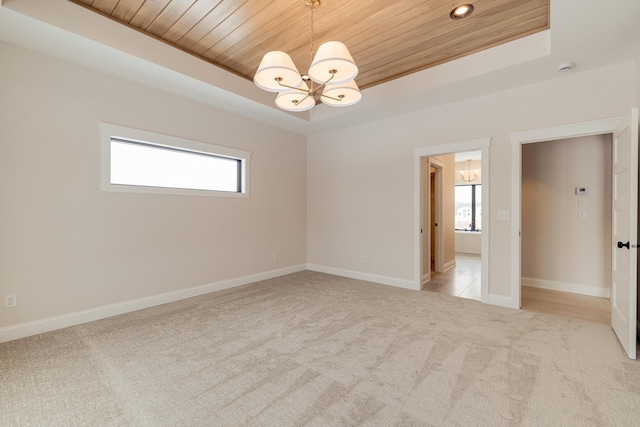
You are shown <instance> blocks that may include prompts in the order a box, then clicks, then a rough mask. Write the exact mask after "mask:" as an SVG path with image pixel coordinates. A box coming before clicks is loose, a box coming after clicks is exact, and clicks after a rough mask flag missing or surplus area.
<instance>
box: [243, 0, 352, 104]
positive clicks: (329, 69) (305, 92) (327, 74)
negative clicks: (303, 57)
mask: <svg viewBox="0 0 640 427" xmlns="http://www.w3.org/2000/svg"><path fill="white" fill-rule="evenodd" d="M304 4H305V6H306V7H307V8H308V9H309V10H311V41H310V43H309V44H310V49H309V50H310V53H311V54H313V10H314V9H315V8H317V7H319V6H320V0H305V2H304ZM309 59H310V61H311V65H310V67H309V71H308V73H307V74H305V75H301V74H300V72H299V71H298V69H297V68H296V65H295V64H294V63H293V60H292V59H291V57H290V56H289V55H288V54H286V53H285V52H281V51H272V52H268V53H266V54H265V55H264V57H263V58H262V61H260V65H259V66H258V70H257V71H256V74H255V75H254V76H253V82H254V83H255V84H256V86H258V87H259V88H260V89H263V90H266V91H269V92H278V95H277V96H276V105H277V106H278V107H279V108H281V109H283V110H286V111H306V110H310V109H311V108H313V107H314V106H315V105H316V102H318V101H320V102H323V103H325V104H327V105H330V106H333V107H347V106H349V105H353V104H355V103H357V102H358V101H360V99H362V94H361V93H360V89H359V88H358V85H357V84H356V82H355V81H354V79H355V77H356V76H357V75H358V66H357V65H356V63H355V61H354V60H353V57H352V56H351V53H349V49H347V46H345V45H344V43H341V42H337V41H330V42H326V43H323V44H321V45H320V47H319V48H318V51H317V52H316V55H315V56H314V57H313V58H311V55H310V58H309Z"/></svg>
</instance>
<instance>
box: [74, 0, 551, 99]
mask: <svg viewBox="0 0 640 427" xmlns="http://www.w3.org/2000/svg"><path fill="white" fill-rule="evenodd" d="M69 1H72V2H73V3H76V4H79V5H81V6H84V7H87V8H89V9H90V10H92V11H95V12H97V13H100V14H102V15H104V16H105V17H108V18H111V19H113V20H115V21H117V22H119V23H122V24H124V25H128V26H130V27H132V28H135V29H137V30H139V31H142V32H143V33H145V34H147V35H149V36H152V37H155V38H157V39H159V40H162V41H164V42H166V43H168V44H170V45H172V46H175V47H176V48H178V49H182V50H183V51H185V52H188V53H190V54H192V55H195V56H197V57H199V58H201V59H204V60H205V61H208V62H210V63H212V64H215V65H217V66H219V67H222V68H224V69H227V70H229V71H231V72H233V73H236V74H238V75H240V76H243V77H245V78H247V79H249V80H252V79H253V75H254V73H255V71H256V69H257V68H258V65H259V64H260V60H261V59H262V56H263V55H264V54H265V53H266V52H268V51H271V50H281V51H284V52H287V53H288V54H289V55H291V57H292V58H293V61H294V62H295V64H296V66H297V67H298V69H299V70H300V72H301V73H305V72H306V71H307V69H308V68H309V64H310V63H311V49H310V45H311V43H310V41H311V28H312V26H311V19H312V16H311V11H310V10H309V9H307V7H306V6H305V4H304V0H253V1H249V0H69ZM549 1H550V0H475V1H471V3H472V4H473V5H474V7H475V10H474V12H473V14H472V15H471V16H469V17H468V18H465V19H462V20H458V21H454V20H452V19H451V18H450V17H449V13H450V12H451V10H452V9H453V7H454V6H457V5H458V4H460V3H463V2H464V1H462V0H461V1H446V0H445V1H443V0H393V1H389V0H369V1H365V0H322V3H321V6H320V7H319V8H317V9H315V11H314V12H313V46H314V53H315V50H316V49H317V47H318V46H319V45H320V44H322V43H323V42H326V41H330V40H337V41H341V42H343V43H344V44H346V45H347V47H348V48H349V51H350V52H351V55H352V56H353V58H354V60H355V61H356V64H357V65H358V68H359V69H360V72H359V74H358V77H357V78H356V82H357V83H358V85H359V86H360V88H361V89H364V88H367V87H371V86H374V85H377V84H380V83H384V82H387V81H389V80H392V79H396V78H399V77H402V76H405V75H408V74H411V73H414V72H416V71H420V70H424V69H426V68H429V67H433V66H435V65H438V64H442V63H444V62H447V61H451V60H453V59H456V58H460V57H463V56H465V55H469V54H472V53H475V52H478V51H481V50H483V49H487V48H490V47H494V46H497V45H500V44H502V43H506V42H509V41H512V40H515V39H518V38H521V37H524V36H528V35H531V34H534V33H536V32H539V31H542V30H545V29H548V28H549Z"/></svg>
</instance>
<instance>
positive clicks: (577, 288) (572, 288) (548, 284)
mask: <svg viewBox="0 0 640 427" xmlns="http://www.w3.org/2000/svg"><path fill="white" fill-rule="evenodd" d="M521 283H522V286H530V287H532V288H540V289H549V290H551V291H561V292H570V293H572V294H580V295H588V296H591V297H600V298H610V297H611V289H607V288H598V287H595V286H589V285H582V284H579V283H565V282H556V281H553V280H543V279H534V278H532V277H523V278H522V281H521Z"/></svg>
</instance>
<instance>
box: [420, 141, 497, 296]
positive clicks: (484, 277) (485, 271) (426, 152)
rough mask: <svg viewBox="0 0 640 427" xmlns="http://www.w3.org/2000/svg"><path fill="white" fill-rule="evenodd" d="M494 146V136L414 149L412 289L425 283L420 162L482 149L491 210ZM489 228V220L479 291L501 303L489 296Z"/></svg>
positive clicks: (484, 192) (484, 190)
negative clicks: (490, 175) (491, 166)
mask: <svg viewBox="0 0 640 427" xmlns="http://www.w3.org/2000/svg"><path fill="white" fill-rule="evenodd" d="M490 146H491V137H488V138H480V139H474V140H469V141H459V142H450V143H446V144H437V145H429V146H426V147H418V148H414V149H413V226H414V230H415V233H414V239H413V240H414V241H413V266H414V282H415V283H414V285H413V286H412V289H421V286H422V266H421V263H422V259H421V258H422V247H421V241H422V240H421V236H420V224H421V218H420V215H421V194H420V191H421V182H420V179H421V163H422V160H421V159H422V157H429V156H437V155H441V154H448V153H456V152H461V151H476V150H481V151H482V154H481V156H482V176H481V178H480V179H481V181H482V205H483V206H482V210H483V211H485V212H490V205H489V202H490V200H491V198H490V197H489V172H490V169H489V147H490ZM489 227H490V221H484V222H483V223H482V238H481V248H482V253H481V254H480V263H481V266H482V274H481V286H480V289H481V291H480V294H481V297H480V299H481V301H482V302H483V303H489V304H495V305H502V304H501V303H493V302H491V301H490V298H489V235H490V232H489Z"/></svg>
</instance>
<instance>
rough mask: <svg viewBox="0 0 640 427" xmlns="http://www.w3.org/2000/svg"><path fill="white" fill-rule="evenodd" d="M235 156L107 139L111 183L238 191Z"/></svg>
mask: <svg viewBox="0 0 640 427" xmlns="http://www.w3.org/2000/svg"><path fill="white" fill-rule="evenodd" d="M240 171H241V162H240V160H239V159H233V158H229V157H221V156H215V155H212V154H205V153H197V152H193V151H187V150H182V149H176V148H169V147H162V146H157V145H152V144H146V143H138V142H133V141H126V140H121V139H116V138H112V139H111V184H119V185H141V186H145V187H164V188H182V189H189V190H209V191H229V192H237V193H239V192H241V190H242V188H241V185H240V184H241V179H240V178H241V174H240Z"/></svg>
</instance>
